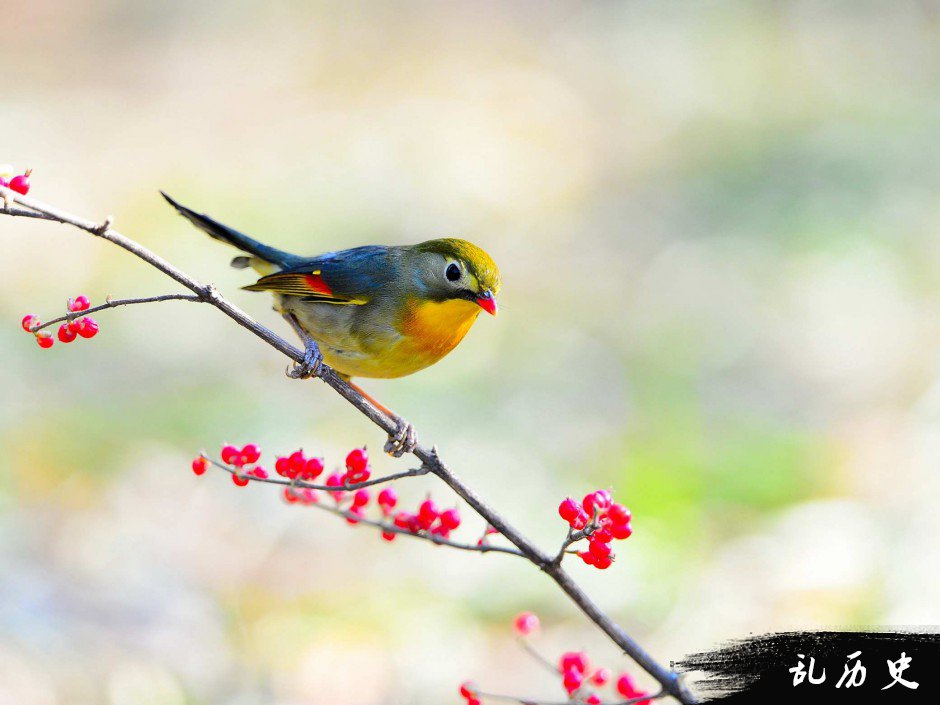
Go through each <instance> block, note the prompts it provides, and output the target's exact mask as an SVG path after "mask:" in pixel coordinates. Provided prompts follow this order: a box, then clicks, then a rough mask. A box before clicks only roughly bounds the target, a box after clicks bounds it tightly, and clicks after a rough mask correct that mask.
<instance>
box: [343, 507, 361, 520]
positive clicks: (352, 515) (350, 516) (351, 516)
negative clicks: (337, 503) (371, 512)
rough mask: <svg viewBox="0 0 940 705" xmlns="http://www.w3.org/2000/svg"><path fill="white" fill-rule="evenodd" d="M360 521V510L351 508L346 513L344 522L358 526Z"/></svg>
mask: <svg viewBox="0 0 940 705" xmlns="http://www.w3.org/2000/svg"><path fill="white" fill-rule="evenodd" d="M360 519H362V510H361V509H359V507H353V508H352V509H350V510H349V511H348V512H347V513H346V521H347V522H349V523H350V524H358V523H359V520H360Z"/></svg>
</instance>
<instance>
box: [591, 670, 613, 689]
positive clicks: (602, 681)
mask: <svg viewBox="0 0 940 705" xmlns="http://www.w3.org/2000/svg"><path fill="white" fill-rule="evenodd" d="M610 677H611V673H610V669H609V668H598V669H597V670H596V671H594V675H592V676H591V683H593V684H594V685H598V686H601V685H607V681H609V680H610Z"/></svg>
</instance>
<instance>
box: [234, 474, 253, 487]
mask: <svg viewBox="0 0 940 705" xmlns="http://www.w3.org/2000/svg"><path fill="white" fill-rule="evenodd" d="M232 482H234V483H235V484H236V485H238V486H239V487H244V486H245V485H247V484H248V482H249V480H248V478H247V477H242V476H241V475H239V474H238V473H232Z"/></svg>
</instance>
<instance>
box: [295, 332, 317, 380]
mask: <svg viewBox="0 0 940 705" xmlns="http://www.w3.org/2000/svg"><path fill="white" fill-rule="evenodd" d="M322 365H323V353H321V352H320V346H319V345H317V343H316V341H315V340H313V339H311V338H307V339H306V340H304V359H303V361H302V362H295V363H294V364H293V366H291V367H288V368H287V376H288V377H290V378H291V379H308V378H309V377H316V376H317V375H319V374H320V367H321V366H322Z"/></svg>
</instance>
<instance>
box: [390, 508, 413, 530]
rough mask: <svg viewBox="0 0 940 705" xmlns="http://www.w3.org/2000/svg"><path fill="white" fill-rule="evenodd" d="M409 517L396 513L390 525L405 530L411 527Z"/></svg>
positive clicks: (406, 513) (407, 514)
mask: <svg viewBox="0 0 940 705" xmlns="http://www.w3.org/2000/svg"><path fill="white" fill-rule="evenodd" d="M411 516H412V515H411V514H409V513H408V512H398V514H396V515H395V518H394V519H392V523H393V524H395V526H397V527H398V528H399V529H407V528H409V527H410V526H411Z"/></svg>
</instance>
